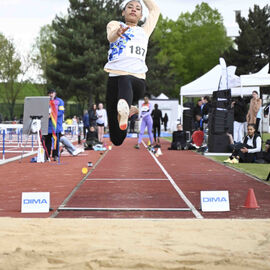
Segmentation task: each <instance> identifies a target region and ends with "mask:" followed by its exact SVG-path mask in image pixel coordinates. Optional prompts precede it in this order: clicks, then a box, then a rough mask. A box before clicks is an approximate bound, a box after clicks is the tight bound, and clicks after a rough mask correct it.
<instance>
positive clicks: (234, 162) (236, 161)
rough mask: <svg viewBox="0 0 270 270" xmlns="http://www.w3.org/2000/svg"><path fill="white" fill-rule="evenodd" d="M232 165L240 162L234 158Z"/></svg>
mask: <svg viewBox="0 0 270 270" xmlns="http://www.w3.org/2000/svg"><path fill="white" fill-rule="evenodd" d="M230 163H232V164H238V163H239V160H238V159H237V158H233V159H232V160H231V162H230Z"/></svg>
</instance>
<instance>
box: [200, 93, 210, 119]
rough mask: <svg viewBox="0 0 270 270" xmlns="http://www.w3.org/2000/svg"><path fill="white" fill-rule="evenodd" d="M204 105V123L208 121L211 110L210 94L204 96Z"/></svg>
mask: <svg viewBox="0 0 270 270" xmlns="http://www.w3.org/2000/svg"><path fill="white" fill-rule="evenodd" d="M202 101H203V105H202V119H203V123H208V115H209V112H210V110H211V103H210V98H209V97H208V96H205V97H203V100H202Z"/></svg>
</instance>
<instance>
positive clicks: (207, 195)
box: [201, 190, 230, 212]
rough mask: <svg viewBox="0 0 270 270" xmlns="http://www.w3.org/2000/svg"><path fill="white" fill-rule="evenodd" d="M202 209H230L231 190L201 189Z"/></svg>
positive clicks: (214, 210)
mask: <svg viewBox="0 0 270 270" xmlns="http://www.w3.org/2000/svg"><path fill="white" fill-rule="evenodd" d="M201 209H202V211H203V212H226V211H230V202H229V192H228V191H227V190H221V191H201Z"/></svg>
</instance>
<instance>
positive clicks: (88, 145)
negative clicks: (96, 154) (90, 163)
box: [84, 126, 101, 150]
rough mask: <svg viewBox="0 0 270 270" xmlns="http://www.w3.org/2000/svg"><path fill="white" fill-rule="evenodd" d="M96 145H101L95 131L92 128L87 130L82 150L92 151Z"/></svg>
mask: <svg viewBox="0 0 270 270" xmlns="http://www.w3.org/2000/svg"><path fill="white" fill-rule="evenodd" d="M97 144H101V142H99V141H98V135H97V131H96V130H95V128H94V127H93V126H92V127H90V128H89V132H88V133H87V137H86V141H85V143H84V149H85V150H92V149H93V147H94V146H95V145H97Z"/></svg>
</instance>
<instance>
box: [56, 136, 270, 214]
mask: <svg viewBox="0 0 270 270" xmlns="http://www.w3.org/2000/svg"><path fill="white" fill-rule="evenodd" d="M135 142H136V141H135V140H134V139H127V140H126V141H125V143H124V144H123V145H122V146H121V147H113V150H112V151H108V152H107V153H106V155H105V156H104V157H103V159H102V160H101V161H100V163H99V165H98V166H97V167H96V168H95V170H94V171H93V172H92V173H91V174H89V175H88V177H87V178H86V179H85V180H84V181H82V182H81V184H80V186H79V187H78V189H76V190H74V192H73V193H72V196H70V197H69V198H68V199H66V200H65V201H64V203H63V204H62V205H61V207H60V208H59V211H58V212H57V213H56V215H55V216H57V217H61V218H64V217H87V218H202V217H203V218H269V217H270V196H269V194H270V186H269V185H267V184H265V183H263V182H262V181H257V180H255V179H253V178H251V177H249V176H247V175H245V174H243V173H240V172H236V171H234V170H232V169H230V168H227V167H225V166H224V165H222V164H218V163H216V162H214V161H212V160H210V159H207V158H205V157H204V156H201V155H199V154H197V153H194V152H191V151H168V150H167V148H168V146H169V143H168V142H166V141H162V151H163V155H162V156H160V157H158V161H156V159H155V158H154V157H153V155H151V154H150V153H149V151H147V149H145V148H143V147H142V148H141V149H140V150H137V149H134V148H133V145H134V144H135ZM158 163H160V166H159V164H158ZM162 168H163V169H162ZM249 188H253V189H254V191H255V194H256V197H257V200H258V203H259V205H260V208H258V209H246V208H244V207H243V205H244V203H245V199H246V196H247V192H248V189H249ZM201 190H228V191H229V196H230V207H231V211H229V212H210V213H209V212H207V213H205V212H201V211H200V210H199V209H200V191H201ZM121 210H122V211H121Z"/></svg>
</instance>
